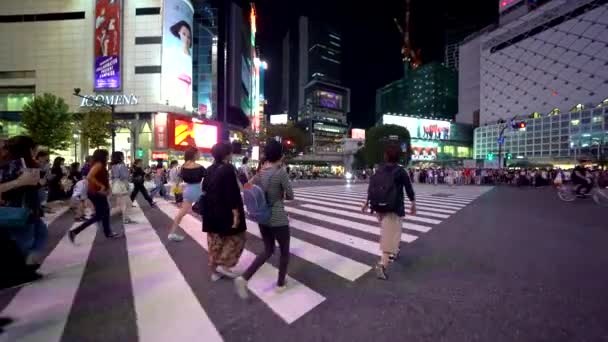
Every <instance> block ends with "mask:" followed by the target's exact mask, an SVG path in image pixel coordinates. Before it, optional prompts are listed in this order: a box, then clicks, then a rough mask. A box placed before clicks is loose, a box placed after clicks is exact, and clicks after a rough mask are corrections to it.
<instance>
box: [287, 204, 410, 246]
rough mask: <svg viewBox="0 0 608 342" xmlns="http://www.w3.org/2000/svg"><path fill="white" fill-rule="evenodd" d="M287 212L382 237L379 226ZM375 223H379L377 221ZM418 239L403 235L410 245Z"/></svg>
mask: <svg viewBox="0 0 608 342" xmlns="http://www.w3.org/2000/svg"><path fill="white" fill-rule="evenodd" d="M285 210H287V212H289V213H293V214H298V215H301V216H304V217H308V218H312V219H316V220H319V221H323V222H328V223H332V224H335V225H338V226H342V227H345V228H350V229H354V230H358V231H361V232H365V233H370V234H374V235H378V236H380V228H379V227H377V226H371V225H369V224H364V223H359V222H353V221H349V220H345V219H341V218H337V217H333V216H328V215H324V214H320V213H315V212H312V211H309V210H302V209H298V208H293V207H286V208H285ZM369 217H371V218H372V219H373V217H372V216H369ZM375 221H376V222H378V220H377V219H376V220H375ZM344 235H346V236H350V235H347V234H344ZM416 239H418V237H417V236H415V235H410V234H406V233H401V241H403V242H408V243H410V242H413V241H416Z"/></svg>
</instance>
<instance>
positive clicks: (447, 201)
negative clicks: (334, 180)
mask: <svg viewBox="0 0 608 342" xmlns="http://www.w3.org/2000/svg"><path fill="white" fill-rule="evenodd" d="M325 193H326V194H330V195H334V196H340V197H343V198H351V199H361V200H364V199H365V198H366V196H367V195H366V194H362V195H349V194H345V193H343V192H325ZM299 194H308V195H314V194H316V193H314V192H303V191H296V195H299ZM422 199H425V200H432V201H435V202H438V203H442V204H449V205H462V206H466V205H467V204H468V203H470V202H472V201H470V200H466V201H464V200H463V201H453V200H447V199H444V198H443V197H436V196H424V195H419V194H417V195H416V201H418V200H422Z"/></svg>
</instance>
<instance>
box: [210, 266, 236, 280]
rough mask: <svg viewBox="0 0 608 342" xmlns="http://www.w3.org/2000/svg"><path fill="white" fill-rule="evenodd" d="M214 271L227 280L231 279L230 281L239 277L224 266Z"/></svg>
mask: <svg viewBox="0 0 608 342" xmlns="http://www.w3.org/2000/svg"><path fill="white" fill-rule="evenodd" d="M215 271H216V272H218V273H220V274H222V275H224V276H226V277H228V278H232V279H235V278H236V277H238V276H239V275H238V274H236V273H234V272H233V271H232V270H231V269H229V268H226V267H224V266H220V267H218V268H216V269H215Z"/></svg>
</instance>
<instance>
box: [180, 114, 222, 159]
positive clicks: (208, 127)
mask: <svg viewBox="0 0 608 342" xmlns="http://www.w3.org/2000/svg"><path fill="white" fill-rule="evenodd" d="M171 126H172V129H173V132H172V133H173V134H172V137H171V140H172V141H171V146H170V147H171V148H174V149H176V150H182V151H183V150H186V149H187V148H188V147H196V148H198V149H199V150H201V151H202V152H209V151H211V148H212V147H213V145H215V144H217V143H218V138H219V127H218V126H217V125H215V124H213V123H210V122H207V121H205V122H198V121H197V122H194V121H192V120H190V119H186V118H184V119H181V118H175V119H171Z"/></svg>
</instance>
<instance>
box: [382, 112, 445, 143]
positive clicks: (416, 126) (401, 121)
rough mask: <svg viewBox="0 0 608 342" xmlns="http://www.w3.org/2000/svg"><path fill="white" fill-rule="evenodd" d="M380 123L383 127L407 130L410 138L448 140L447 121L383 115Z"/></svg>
mask: <svg viewBox="0 0 608 342" xmlns="http://www.w3.org/2000/svg"><path fill="white" fill-rule="evenodd" d="M382 123H383V124H385V125H397V126H402V127H405V128H407V130H408V131H409V132H410V136H411V137H412V138H418V139H429V140H448V139H450V127H451V123H450V122H449V121H442V120H430V119H419V118H412V117H406V116H399V115H384V116H383V117H382Z"/></svg>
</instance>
